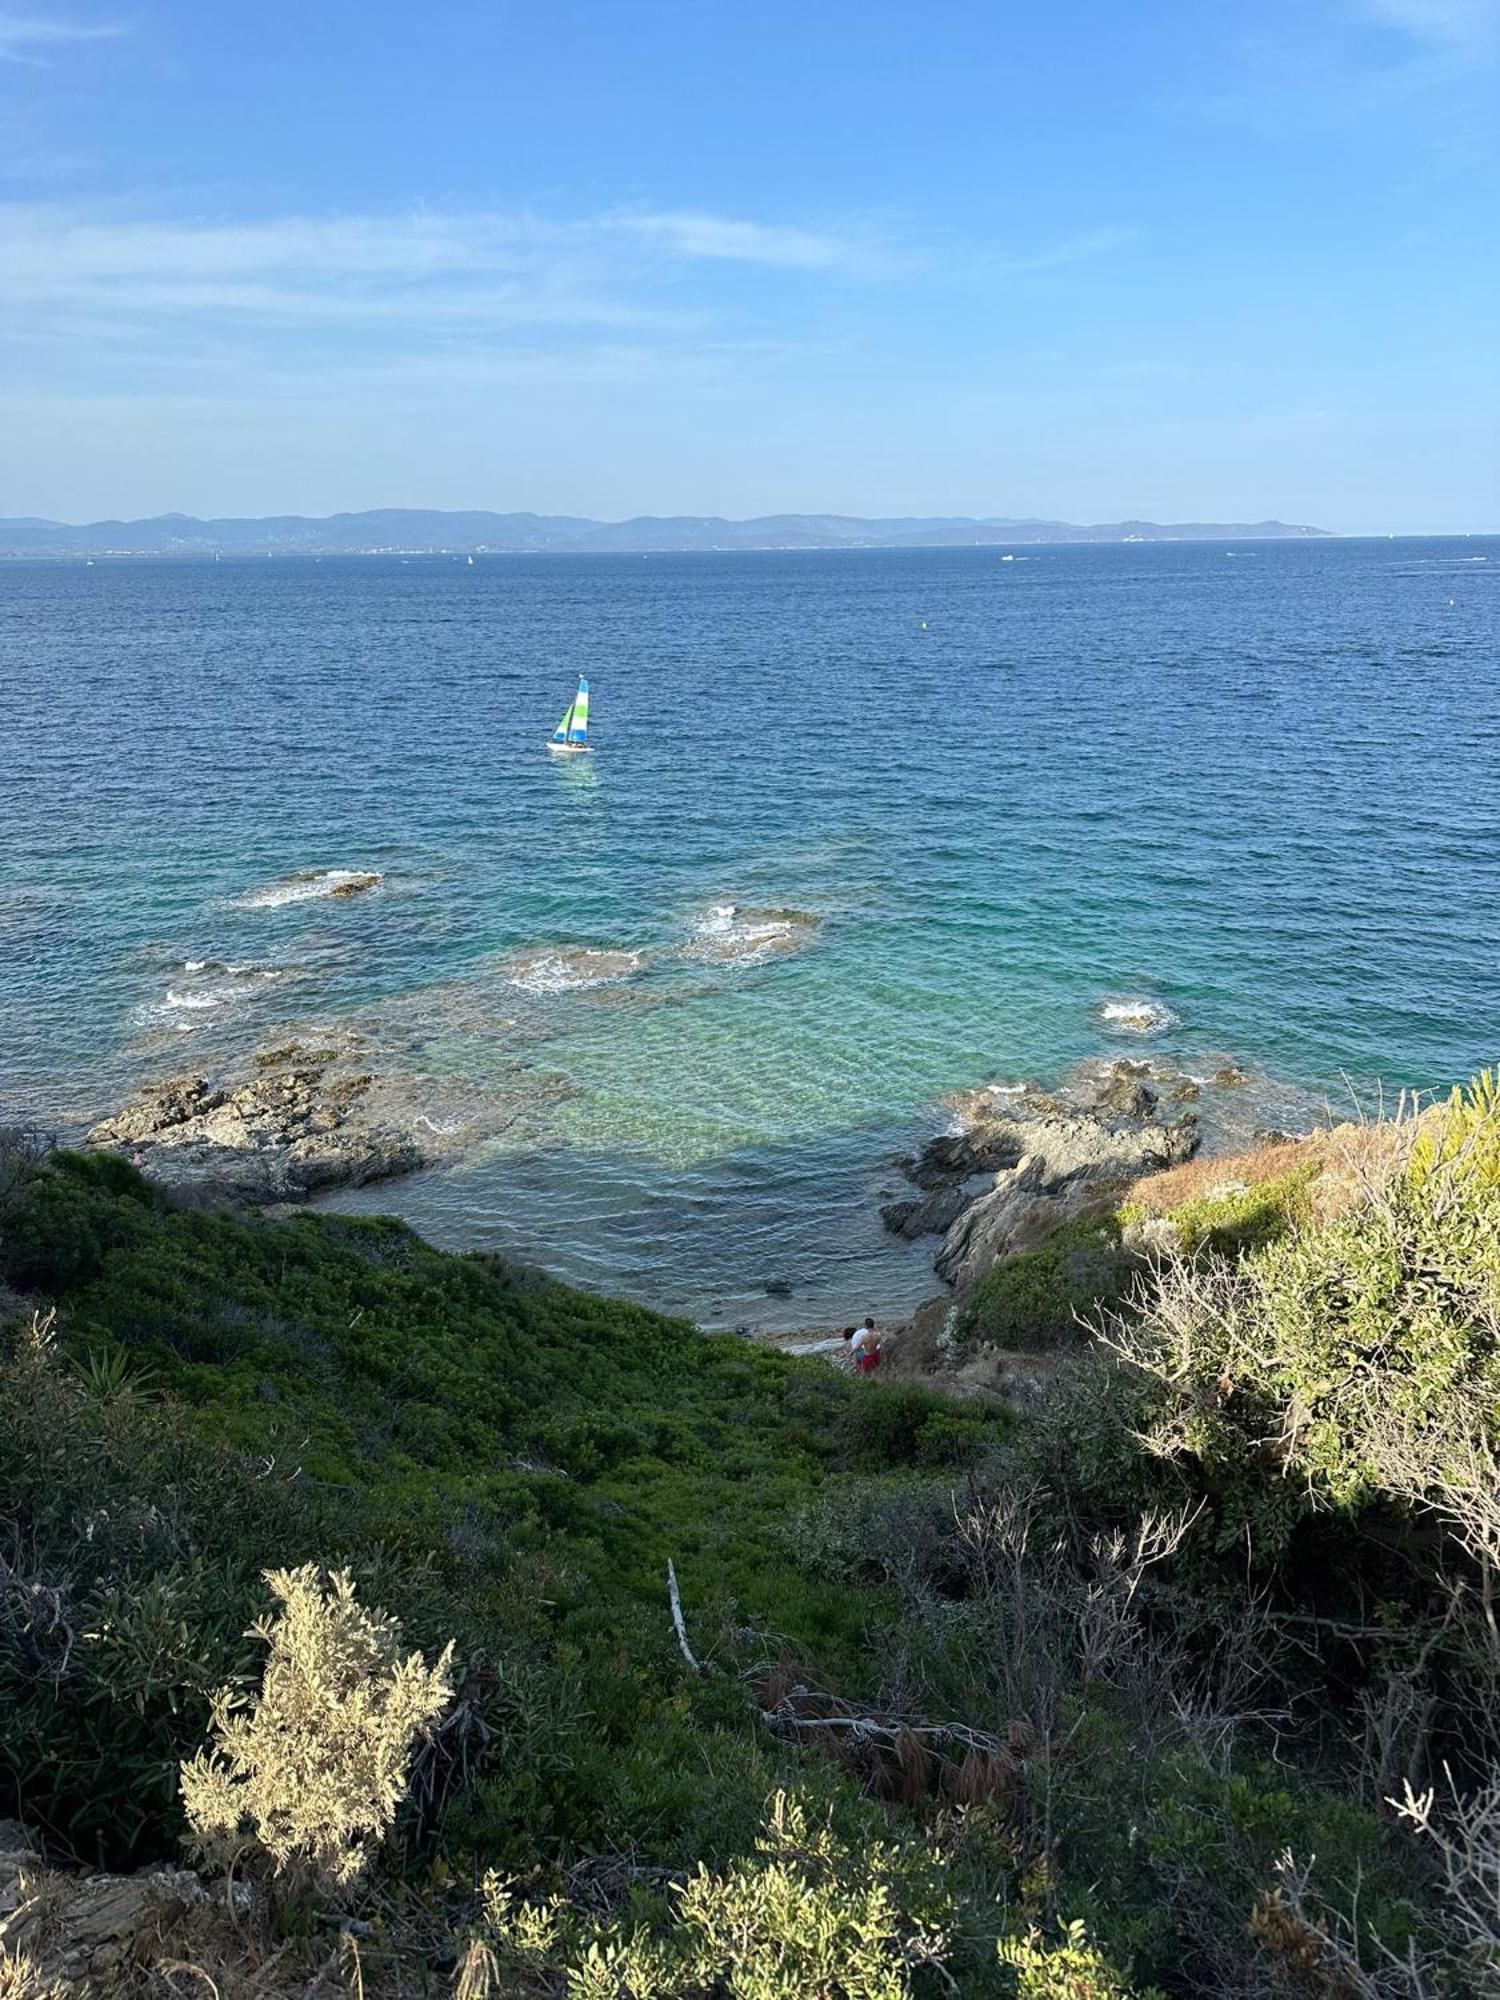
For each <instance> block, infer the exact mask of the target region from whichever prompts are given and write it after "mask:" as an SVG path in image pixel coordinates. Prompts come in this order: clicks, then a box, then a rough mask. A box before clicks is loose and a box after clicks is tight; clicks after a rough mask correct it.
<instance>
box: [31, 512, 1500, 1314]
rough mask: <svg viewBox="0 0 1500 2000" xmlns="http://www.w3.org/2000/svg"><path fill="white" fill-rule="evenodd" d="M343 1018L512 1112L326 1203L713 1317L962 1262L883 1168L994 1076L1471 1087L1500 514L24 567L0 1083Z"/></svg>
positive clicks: (70, 1095)
mask: <svg viewBox="0 0 1500 2000" xmlns="http://www.w3.org/2000/svg"><path fill="white" fill-rule="evenodd" d="M580 674H586V675H587V676H588V678H589V681H590V686H591V693H592V703H593V709H592V734H593V743H594V747H593V750H592V752H591V754H590V755H588V756H586V757H576V758H568V759H560V758H555V757H553V756H550V755H549V754H548V751H547V748H546V742H547V738H548V736H549V735H550V733H551V731H552V729H553V727H554V726H555V724H556V722H557V719H558V716H559V715H560V713H561V712H562V710H563V709H564V708H565V706H566V704H567V702H568V700H569V698H570V696H571V694H572V691H573V687H574V685H575V682H576V679H577V677H578V675H580ZM367 875H373V876H375V877H377V878H378V880H377V881H376V882H375V883H374V884H373V885H369V886H366V887H364V888H361V889H358V890H357V891H356V892H355V893H351V894H347V895H344V896H337V895H334V894H332V893H331V891H332V890H333V889H335V888H338V887H341V886H342V887H348V886H349V885H350V883H351V880H352V879H353V878H358V877H362V876H367ZM341 1024H343V1025H348V1024H354V1025H355V1026H357V1028H358V1029H359V1032H360V1033H361V1034H362V1035H363V1036H364V1038H365V1043H366V1046H367V1047H368V1048H369V1049H370V1050H371V1052H372V1055H371V1059H372V1061H373V1062H374V1063H376V1064H377V1065H378V1064H384V1063H387V1062H388V1063H391V1064H395V1065H398V1066H401V1067H403V1069H404V1070H405V1071H407V1072H409V1073H410V1074H411V1075H412V1076H413V1077H414V1078H416V1079H417V1087H419V1088H425V1087H427V1086H428V1085H430V1086H431V1089H432V1092H433V1098H432V1102H433V1107H434V1109H433V1113H432V1116H433V1121H434V1124H435V1125H436V1124H439V1123H441V1121H442V1120H443V1119H444V1118H448V1119H450V1120H451V1119H452V1118H453V1117H454V1115H455V1113H454V1107H455V1105H456V1106H457V1107H458V1111H457V1116H458V1119H459V1122H460V1123H462V1119H463V1112H464V1104H465V1100H466V1094H467V1093H473V1094H475V1096H476V1097H483V1098H484V1099H485V1101H486V1102H489V1103H494V1102H496V1101H502V1102H504V1103H505V1104H506V1105H508V1106H510V1107H512V1112H511V1113H508V1114H507V1117H506V1119H505V1120H503V1121H495V1120H491V1121H490V1122H489V1123H488V1124H487V1125H486V1126H485V1128H484V1131H485V1136H483V1137H482V1138H479V1139H477V1140H476V1142H475V1143H474V1144H473V1145H472V1146H467V1147H461V1148H460V1149H458V1150H457V1151H456V1153H454V1154H453V1156H452V1157H449V1158H447V1159H446V1160H445V1161H444V1163H443V1164H442V1165H441V1166H440V1167H436V1168H434V1169H432V1170H430V1171H426V1172H423V1173H419V1174H416V1175H414V1176H412V1177H410V1178H408V1179H404V1180H398V1181H392V1182H389V1183H386V1184H384V1185H382V1186H379V1187H376V1188H369V1189H363V1190H359V1191H356V1192H352V1193H346V1194H344V1195H342V1196H340V1197H338V1198H336V1200H335V1202H334V1205H335V1206H338V1207H342V1208H347V1209H354V1210H361V1211H382V1212H392V1213H396V1214H399V1215H402V1216H404V1217H406V1218H408V1219H409V1220H410V1221H411V1222H412V1223H413V1224H415V1225H416V1226H417V1227H418V1228H419V1229H420V1230H422V1231H423V1232H424V1233H425V1234H426V1235H427V1236H428V1237H429V1238H431V1239H432V1240H433V1241H435V1242H437V1243H439V1244H443V1245H448V1246H454V1247H461V1248H488V1249H495V1250H499V1251H502V1252H506V1253H509V1254H512V1255H514V1256H518V1257H522V1258H525V1259H527V1260H529V1261H531V1262H533V1263H535V1264H537V1265H540V1266H541V1267H543V1268H544V1269H547V1270H550V1271H554V1272H557V1273H559V1274H561V1275H562V1276H564V1277H566V1278H568V1279H570V1280H573V1281H575V1282H578V1283H582V1284H585V1285H589V1286H593V1287H596V1288H598V1289H600V1290H604V1291H609V1292H613V1293H619V1294H623V1295H626V1296H629V1297H632V1298H636V1299H639V1300H641V1301H644V1302H646V1303H649V1304H652V1305H656V1306H660V1307H664V1308H666V1309H669V1310H671V1311H674V1312H681V1313H685V1314H689V1315H692V1316H694V1317H696V1318H697V1319H699V1320H700V1321H701V1322H703V1323H705V1324H708V1325H752V1326H760V1325H766V1326H771V1325H782V1324H786V1325H790V1324H809V1325H810V1324H814V1323H824V1322H827V1321H829V1320H833V1321H839V1320H844V1319H848V1318H852V1317H853V1316H854V1315H855V1314H856V1313H859V1314H861V1315H862V1314H863V1313H864V1312H866V1311H872V1312H874V1313H876V1314H877V1316H889V1315H891V1314H894V1313H897V1312H900V1311H904V1310H906V1309H907V1308H909V1307H910V1306H912V1305H914V1304H915V1303H916V1302H917V1301H918V1300H919V1299H921V1298H923V1297H925V1296H928V1295H930V1294H931V1293H932V1292H933V1291H934V1290H935V1285H934V1281H933V1277H932V1271H931V1257H932V1252H933V1248H934V1245H933V1244H932V1242H931V1241H928V1242H926V1243H918V1244H915V1245H913V1244H907V1243H904V1242H902V1241H900V1240H898V1239H897V1238H895V1237H893V1236H891V1235H889V1234H888V1233H887V1232H886V1231H885V1229H884V1228H883V1226H882V1225H881V1222H880V1218H879V1213H878V1211H879V1206H880V1203H881V1202H882V1201H883V1200H886V1199H889V1198H890V1197H891V1196H892V1195H894V1194H897V1193H899V1192H900V1190H901V1175H900V1169H899V1165H898V1164H897V1163H898V1161H899V1158H900V1156H901V1154H902V1153H903V1151H905V1150H906V1149H908V1148H910V1147H911V1146H912V1145H914V1144H916V1143H918V1142H919V1141H920V1140H921V1139H922V1138H923V1137H924V1136H927V1135H930V1134H931V1133H932V1132H934V1131H937V1130H941V1129H943V1127H944V1125H945V1123H946V1122H948V1121H951V1118H952V1115H953V1111H952V1096H953V1093H955V1092H958V1091H962V1090H965V1089H969V1088H972V1087H974V1086H976V1085H981V1084H997V1085H1000V1086H1001V1087H1005V1086H1008V1085H1012V1084H1014V1083H1017V1082H1020V1081H1022V1080H1025V1079H1028V1078H1031V1079H1036V1080H1038V1081H1040V1082H1042V1083H1043V1084H1047V1085H1052V1084H1056V1083H1058V1082H1060V1081H1062V1080H1064V1079H1066V1078H1067V1077H1068V1076H1070V1075H1072V1074H1075V1073H1078V1072H1079V1071H1080V1070H1082V1071H1084V1072H1087V1071H1088V1070H1090V1069H1097V1068H1099V1067H1100V1066H1102V1065H1105V1064H1107V1063H1110V1062H1113V1061H1116V1060H1119V1059H1122V1058H1125V1059H1131V1060H1138V1061H1144V1062H1149V1063H1151V1064H1153V1065H1154V1066H1156V1067H1157V1068H1158V1069H1159V1070H1162V1071H1168V1072H1171V1073H1173V1074H1176V1075H1186V1076H1190V1077H1199V1078H1202V1079H1207V1078H1210V1077H1211V1076H1212V1075H1214V1074H1216V1073H1218V1072H1219V1071H1220V1070H1221V1069H1222V1068H1223V1066H1224V1065H1226V1064H1233V1065H1236V1066H1238V1068H1239V1069H1240V1070H1242V1071H1243V1072H1244V1074H1245V1076H1246V1078H1247V1081H1246V1083H1244V1084H1243V1085H1240V1086H1238V1088H1237V1089H1236V1090H1230V1089H1225V1090H1222V1091H1215V1090H1213V1089H1212V1088H1206V1089H1205V1094H1204V1099H1203V1104H1202V1110H1203V1115H1204V1117H1205V1121H1206V1125H1207V1126H1208V1127H1209V1129H1210V1138H1211V1141H1212V1142H1213V1143H1217V1144H1228V1143H1230V1142H1231V1141H1234V1140H1235V1139H1237V1138H1238V1139H1243V1138H1244V1137H1245V1136H1247V1135H1248V1133H1249V1132H1250V1131H1251V1130H1252V1129H1253V1128H1255V1127H1257V1126H1260V1127H1269V1128H1274V1129H1281V1130H1297V1129H1304V1128H1305V1127H1306V1125H1308V1124H1310V1123H1312V1122H1316V1120H1318V1119H1319V1118H1326V1117H1328V1116H1335V1117H1343V1116H1348V1115H1360V1114H1362V1113H1368V1112H1370V1111H1373V1110H1374V1109H1377V1108H1378V1107H1379V1105H1380V1104H1381V1103H1382V1102H1384V1103H1387V1104H1389V1103H1390V1102H1391V1101H1392V1100H1393V1099H1394V1098H1395V1097H1396V1096H1397V1095H1398V1094H1399V1093H1400V1092H1401V1091H1402V1090H1403V1089H1412V1088H1416V1089H1422V1090H1431V1089H1441V1088H1446V1087H1447V1086H1449V1085H1450V1084H1452V1083H1453V1082H1454V1081H1456V1080H1458V1079H1462V1078H1465V1077H1467V1076H1468V1075H1469V1074H1470V1073H1471V1072H1473V1071H1475V1070H1476V1069H1478V1068H1479V1067H1481V1066H1483V1065H1485V1064H1488V1063H1492V1062H1494V1061H1495V1060H1496V1059H1497V1057H1500V539H1493V538H1492V539H1483V538H1478V537H1471V538H1465V539H1457V540H1433V539H1421V540H1415V539H1413V540H1402V539H1387V540H1327V541H1324V540H1305V541H1300V540H1299V541H1287V542H1269V541H1258V540H1253V539H1247V540H1243V541H1238V542H1216V543H1128V544H1118V543H1117V544H1101V545H1078V546H1032V547H1024V546H1020V545H1017V546H1016V547H1015V548H1014V549H1012V550H1005V551H1002V550H999V549H992V548H986V549H943V550H899V551H890V550H882V551H874V550H848V551H839V552H791V551H789V552H773V551H767V552H752V553H738V552H737V553H724V554H713V553H702V554H683V555H670V554H653V555H609V556H563V555H558V556H535V557H525V556H498V555H497V556H485V555H481V556H480V557H478V558H477V559H476V560H475V561H474V562H473V563H470V562H468V561H467V560H465V559H464V558H463V557H462V556H456V557H454V556H411V557H400V556H394V555H392V556H370V557H359V558H349V559H332V558H324V559H322V560H315V559H312V558H291V557H284V558H283V557H278V558H257V559H244V560H237V561H229V560H225V561H220V562H212V561H180V562H179V561H146V560H129V559H105V558H100V559H99V560H97V561H96V562H94V563H93V564H91V565H85V564H83V563H82V562H47V563H25V562H12V563H8V564H5V565H3V566H0V1119H6V1120H27V1121H35V1122H37V1123H39V1124H41V1125H42V1126H43V1127H45V1128H46V1129H48V1130H52V1131H56V1132H57V1133H59V1134H60V1135H61V1136H63V1137H65V1138H66V1137H68V1136H76V1134H77V1133H78V1132H79V1131H80V1130H82V1129H84V1128H85V1127H86V1126H87V1124H88V1123H89V1121H90V1120H91V1119H93V1118H95V1117H97V1116H99V1115H101V1114H102V1112H103V1111H105V1110H107V1109H110V1108H113V1107H114V1106H116V1105H117V1104H118V1103H119V1102H120V1101H121V1100H122V1099H123V1097H125V1096H126V1095H128V1093H129V1092H130V1091H131V1090H132V1089H133V1088H135V1087H136V1086H137V1085H138V1084H139V1083H141V1082H142V1081H144V1080H146V1079H149V1078H155V1077H161V1076H164V1075H174V1074H181V1073H184V1072H192V1071H208V1070H212V1069H214V1068H215V1066H217V1065H222V1064H225V1063H230V1064H232V1063H234V1062H236V1061H243V1060H244V1059H245V1058H246V1057H248V1055H249V1053H250V1052H251V1051H252V1050H253V1049H256V1048H260V1047H264V1046H266V1045H267V1044H274V1043H275V1042H276V1041H277V1039H278V1038H281V1039H285V1038H286V1037H287V1036H288V1035H311V1036H312V1037H313V1039H316V1034H317V1032H318V1030H319V1029H320V1028H322V1027H325V1026H338V1025H341ZM768 1286H771V1287H772V1288H773V1289H772V1290H771V1291H769V1292H768V1290H767V1287H768Z"/></svg>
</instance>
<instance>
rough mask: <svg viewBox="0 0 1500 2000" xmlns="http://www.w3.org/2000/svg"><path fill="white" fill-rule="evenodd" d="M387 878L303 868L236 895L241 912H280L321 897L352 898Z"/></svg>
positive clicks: (359, 871) (357, 870)
mask: <svg viewBox="0 0 1500 2000" xmlns="http://www.w3.org/2000/svg"><path fill="white" fill-rule="evenodd" d="M383 879H384V878H383V877H382V876H381V875H380V874H379V873H378V872H377V871H376V870H375V869H373V868H302V869H298V870H297V871H296V873H294V874H291V875H283V876H282V877H281V878H280V879H279V880H278V881H275V882H266V883H264V884H262V886H261V887H260V888H259V889H247V890H246V891H245V893H244V894H243V895H242V896H236V897H235V899H234V905H235V908H236V909H240V910H279V909H282V908H284V907H285V906H286V905H287V904H288V903H311V902H314V901H316V900H317V898H319V897H320V896H337V897H343V896H352V895H354V894H356V893H358V891H360V890H362V889H373V888H375V887H377V886H378V884H379V883H380V882H381V881H382V880H383Z"/></svg>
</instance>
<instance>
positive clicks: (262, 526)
mask: <svg viewBox="0 0 1500 2000" xmlns="http://www.w3.org/2000/svg"><path fill="white" fill-rule="evenodd" d="M1325 539H1333V537H1332V534H1331V531H1330V530H1329V529H1326V528H1312V527H1303V526H1298V525H1296V524H1293V523H1288V522H1286V521H1248V522H1247V521H1177V522H1166V523H1164V522H1160V521H1110V522H1095V523H1093V524H1091V525H1087V526H1079V525H1077V524H1075V523H1073V522H1070V521H1046V520H1030V519H1011V518H1007V517H1000V516H990V517H987V518H984V519H978V518H973V517H970V516H968V515H952V516H912V517H906V516H902V517H897V518H892V519H868V520H867V519H864V518H862V517H860V516H856V515H845V514H769V515H761V516H757V517H756V518H754V519H751V520H745V521H730V520H724V519H720V518H719V517H717V516H712V515H665V516H662V515H639V516H636V517H635V518H633V519H631V520H628V521H594V520H588V519H585V518H583V517H581V516H575V515H560V514H493V513H483V512H465V513H452V512H445V511H440V510H435V509H426V508H378V509H373V510H371V511H368V512H364V513H356V514H329V515H325V516H317V517H314V516H309V515H300V514H278V515H267V516H260V517H254V518H246V519H239V518H225V519H214V520H200V519H199V518H197V517H196V516H194V515H189V514H159V515H154V516H152V517H150V518H149V519H145V520H138V521H115V520H109V521H91V522H86V523H83V524H81V525H72V524H69V523H67V522H64V521H49V520H41V519H35V518H30V517H26V518H21V519H11V520H4V519H0V558H12V559H33V560H34V559H35V558H37V557H39V556H41V557H56V558H58V559H60V560H62V559H67V558H72V557H79V556H116V557H119V556H158V557H159V556H205V557H211V556H216V555H225V556H242V555H402V556H412V555H562V554H578V555H585V554H591V555H600V554H619V555H645V554H652V553H660V554H664V555H665V554H688V553H691V552H693V551H696V550H702V551H706V552H714V551H728V550H751V549H779V550H783V551H791V550H797V549H938V548H1007V547H1013V548H1026V547H1033V546H1037V545H1046V544H1058V543H1079V542H1205V541H1209V542H1211V541H1252V540H1254V541H1307V540H1325Z"/></svg>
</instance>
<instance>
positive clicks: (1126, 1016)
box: [1095, 996, 1182, 1035]
mask: <svg viewBox="0 0 1500 2000" xmlns="http://www.w3.org/2000/svg"><path fill="white" fill-rule="evenodd" d="M1095 1012H1096V1014H1097V1015H1098V1018H1099V1019H1100V1020H1101V1021H1102V1022H1103V1023H1104V1026H1105V1027H1106V1028H1108V1029H1109V1030H1110V1032H1111V1033H1112V1034H1116V1035H1160V1034H1163V1033H1164V1032H1165V1031H1166V1030H1167V1029H1168V1028H1175V1027H1176V1026H1177V1025H1178V1023H1179V1022H1180V1020H1181V1018H1182V1017H1181V1016H1180V1015H1179V1014H1177V1013H1174V1011H1173V1010H1172V1009H1171V1008H1170V1007H1169V1006H1168V1005H1167V1004H1166V1002H1165V1001H1164V1000H1148V999H1142V998H1139V997H1137V996H1130V997H1127V998H1124V999H1118V1000H1101V1001H1100V1002H1099V1005H1098V1007H1097V1008H1096V1009H1095Z"/></svg>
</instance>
